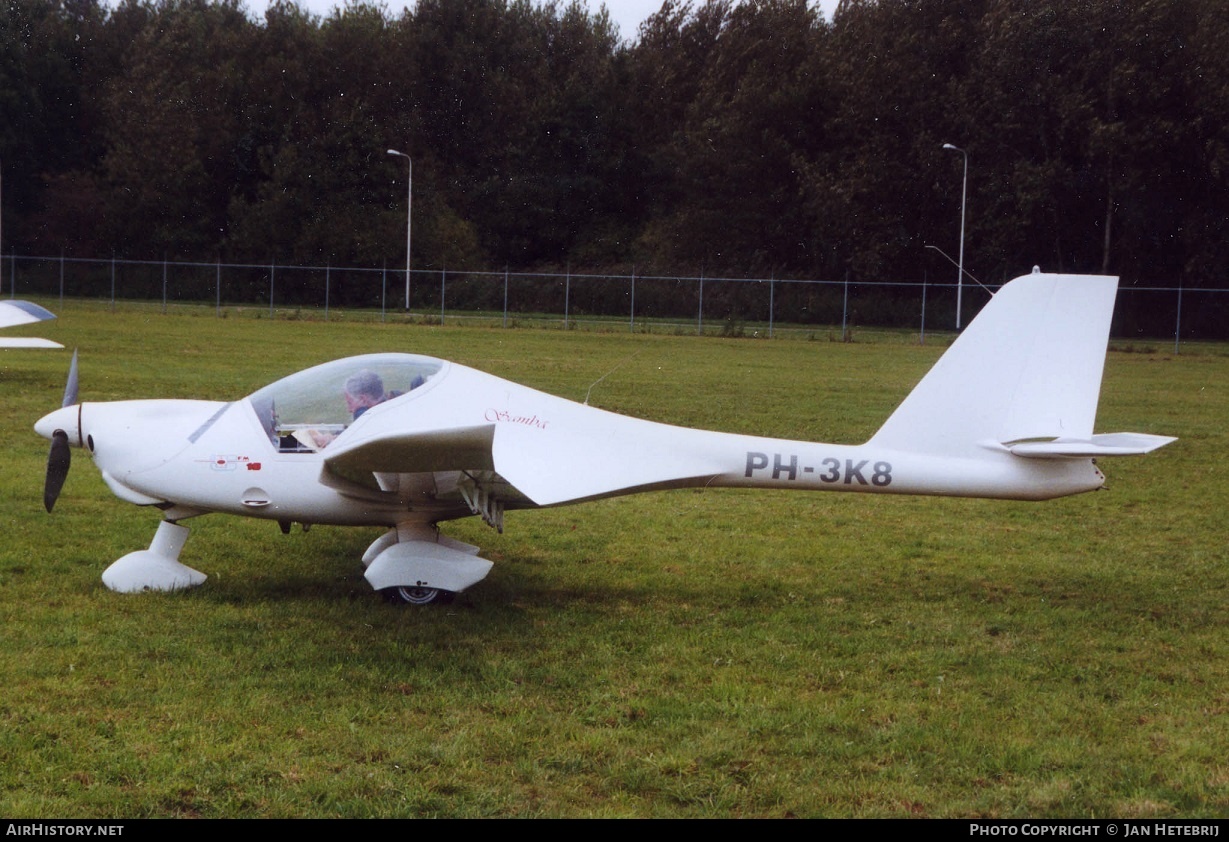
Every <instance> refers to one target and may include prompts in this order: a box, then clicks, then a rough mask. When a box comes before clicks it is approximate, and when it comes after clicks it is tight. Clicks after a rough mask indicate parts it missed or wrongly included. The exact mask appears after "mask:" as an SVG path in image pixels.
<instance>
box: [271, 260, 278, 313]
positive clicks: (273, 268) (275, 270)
mask: <svg viewBox="0 0 1229 842" xmlns="http://www.w3.org/2000/svg"><path fill="white" fill-rule="evenodd" d="M276 272H277V264H276V263H274V262H273V261H269V318H273V275H274V273H276Z"/></svg>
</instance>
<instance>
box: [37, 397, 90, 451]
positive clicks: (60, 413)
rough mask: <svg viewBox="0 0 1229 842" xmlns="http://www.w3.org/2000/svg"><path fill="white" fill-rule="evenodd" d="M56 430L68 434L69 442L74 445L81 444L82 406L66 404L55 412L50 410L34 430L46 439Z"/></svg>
mask: <svg viewBox="0 0 1229 842" xmlns="http://www.w3.org/2000/svg"><path fill="white" fill-rule="evenodd" d="M56 430H63V431H64V432H65V433H67V434H68V443H69V444H71V445H72V446H74V447H80V446H81V406H80V405H79V404H78V405H76V406H65V407H61V408H60V409H57V410H56V411H55V412H49V413H48V414H46V415H44V416H43V417H42V418H40V419H38V422H37V423H35V425H34V432H36V433H38V434H39V435H40V436H42V437H43V438H45V439H50V438H51V436H52V434H53V433H55V431H56Z"/></svg>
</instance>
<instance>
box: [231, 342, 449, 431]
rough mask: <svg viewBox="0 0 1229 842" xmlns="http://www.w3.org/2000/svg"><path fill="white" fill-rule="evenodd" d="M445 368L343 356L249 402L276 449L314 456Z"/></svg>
mask: <svg viewBox="0 0 1229 842" xmlns="http://www.w3.org/2000/svg"><path fill="white" fill-rule="evenodd" d="M445 365H446V363H445V362H444V361H443V360H437V359H434V358H432V357H420V356H416V355H412V354H368V355H366V356H362V357H347V358H346V359H342V360H334V361H333V362H330V363H324V364H323V365H318V366H315V367H314V368H309V369H306V370H305V371H300V372H298V373H297V374H292V375H290V376H289V377H283V378H282V379H281V380H278V381H277V382H276V383H271V384H270V385H268V386H266V387H264V388H263V389H261V390H260V391H258V392H255V393H253V394H252V395H251V396H250V397H249V398H248V400H249V401H250V402H251V404H252V409H253V410H255V412H256V417H257V418H259V419H260V422H261V426H263V427H264V429H265V431H266V432H267V433H268V434H269V439H270V440H271V441H272V442H273V443H274V444H275V445H276V446H277V448H278V450H279V451H282V452H284V453H303V452H313V451H316V450H320V449H321V448H323V447H326V446H327V445H328V443H329V442H330V441H332V439H334V438H336V437H337V436H338V435H340V434H341V433H342V431H344V430H345V429H346V427H348V426H349V425H350V424H351V423H353V422H354V421H355V420H357V419H358V418H359V417H360V416H361V415H362V414H363V413H364V412H366V411H367V410H368V409H369V408H371V407H372V406H376V405H378V404H380V403H383V402H384V401H388V400H392V399H393V398H398V397H401V396H402V395H405V394H408V393H409V392H411V391H413V390H415V389H420V388H422V387H423V386H424V385H425V384H426V383H427V382H428V381H429V380H431V378H433V377H435V376H437V375H438V374H439V373H440V372H441V371H442V370H443V368H444V366H445Z"/></svg>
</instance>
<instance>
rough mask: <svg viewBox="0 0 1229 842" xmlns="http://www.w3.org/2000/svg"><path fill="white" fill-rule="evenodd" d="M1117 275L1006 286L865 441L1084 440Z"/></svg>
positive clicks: (932, 447)
mask: <svg viewBox="0 0 1229 842" xmlns="http://www.w3.org/2000/svg"><path fill="white" fill-rule="evenodd" d="M1117 291H1118V279H1117V278H1116V277H1109V276H1100V275H1053V274H1042V273H1039V272H1034V273H1033V274H1032V275H1025V276H1023V277H1020V278H1016V279H1015V280H1014V281H1011V282H1010V283H1008V284H1005V285H1004V286H1003V287H1002V288H1001V289H1000V290H999V291H998V292H997V293H996V294H995V295H994V297H993V298H992V299H991V300H990V303H988V304H987V305H986V306H985V307H984V308H983V309H982V311H981V313H979V314H978V316H977V318H975V319H974V320H973V321H972V322H971V323H970V324H969V326H968V327H967V328H966V329H965V331H964V333H962V334H961V335H960V336H958V337H957V338H956V341H955V342H953V343H952V346H951V347H950V348H948V350H947V352H946V353H945V354H944V355H943V356H942V357H941V358H940V360H939V362H938V363H936V364H935V366H934V368H932V369H931V370H930V371H929V372H928V373H927V375H926V376H925V377H924V378H922V382H921V383H919V384H918V385H917V387H916V388H915V389H914V390H913V391H912V392H911V393H910V394H909V396H908V397H907V398H905V401H904V403H902V404H901V405H900V407H899V408H898V409H897V410H896V412H894V413H892V416H891V417H890V418H888V420H887V422H886V423H885V424H884V425H883V427H881V428H880V430H879V432H877V433H876V434H875V435H874V437H873V438H872V439H871V443H872V444H875V445H878V446H881V447H885V448H891V449H894V450H903V451H912V452H921V453H931V454H936V455H945V456H970V455H974V454H976V453H977V452H979V451H981V452H984V450H983V448H984V446H985V445H986V444H988V443H994V444H1000V443H1005V442H1014V441H1021V440H1029V439H1053V438H1072V439H1082V440H1087V439H1090V438H1091V437H1092V431H1093V422H1094V420H1095V418H1096V414H1097V399H1098V397H1099V395H1100V391H1101V372H1102V370H1103V368H1104V365H1105V350H1106V344H1107V342H1108V340H1109V329H1110V318H1111V316H1112V315H1113V310H1114V297H1115V295H1116V294H1117Z"/></svg>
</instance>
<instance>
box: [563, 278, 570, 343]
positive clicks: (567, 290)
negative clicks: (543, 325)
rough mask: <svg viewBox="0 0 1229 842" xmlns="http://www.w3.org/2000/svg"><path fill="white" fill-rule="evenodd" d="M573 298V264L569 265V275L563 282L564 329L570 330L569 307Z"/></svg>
mask: <svg viewBox="0 0 1229 842" xmlns="http://www.w3.org/2000/svg"><path fill="white" fill-rule="evenodd" d="M571 297H572V264H571V263H568V270H567V275H565V276H564V280H563V329H564V330H567V329H568V305H569V304H570V303H571V301H570V300H569V299H571Z"/></svg>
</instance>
